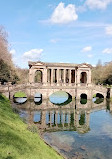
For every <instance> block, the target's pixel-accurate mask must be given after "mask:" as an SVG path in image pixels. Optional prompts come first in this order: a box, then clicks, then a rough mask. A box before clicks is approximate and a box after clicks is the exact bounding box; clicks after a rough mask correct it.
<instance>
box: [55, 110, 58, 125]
mask: <svg viewBox="0 0 112 159" xmlns="http://www.w3.org/2000/svg"><path fill="white" fill-rule="evenodd" d="M55 124H56V127H57V126H58V111H57V110H56V118H55Z"/></svg>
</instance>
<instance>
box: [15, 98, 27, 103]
mask: <svg viewBox="0 0 112 159" xmlns="http://www.w3.org/2000/svg"><path fill="white" fill-rule="evenodd" d="M26 101H27V98H26V97H14V102H15V103H19V104H24V103H25V102H26Z"/></svg>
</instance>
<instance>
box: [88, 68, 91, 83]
mask: <svg viewBox="0 0 112 159" xmlns="http://www.w3.org/2000/svg"><path fill="white" fill-rule="evenodd" d="M87 78H89V80H88V84H89V85H90V84H91V69H90V70H89V72H88V77H87Z"/></svg>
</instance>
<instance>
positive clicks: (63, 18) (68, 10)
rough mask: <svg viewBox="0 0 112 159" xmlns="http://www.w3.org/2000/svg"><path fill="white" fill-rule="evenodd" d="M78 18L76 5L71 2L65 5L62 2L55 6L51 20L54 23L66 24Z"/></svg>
mask: <svg viewBox="0 0 112 159" xmlns="http://www.w3.org/2000/svg"><path fill="white" fill-rule="evenodd" d="M77 18H78V15H77V14H76V8H75V5H73V4H69V5H68V6H66V7H65V6H64V3H62V2H61V3H59V4H58V6H57V7H56V8H55V10H54V12H53V14H52V16H51V19H50V22H51V23H54V24H66V23H70V22H72V21H75V20H77Z"/></svg>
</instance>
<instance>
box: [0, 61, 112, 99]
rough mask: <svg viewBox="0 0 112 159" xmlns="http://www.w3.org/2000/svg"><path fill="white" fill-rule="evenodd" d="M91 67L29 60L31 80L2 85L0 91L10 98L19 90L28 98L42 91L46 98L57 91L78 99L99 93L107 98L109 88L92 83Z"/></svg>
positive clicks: (84, 64) (90, 97)
mask: <svg viewBox="0 0 112 159" xmlns="http://www.w3.org/2000/svg"><path fill="white" fill-rule="evenodd" d="M91 68H92V66H91V65H89V64H86V63H82V64H69V63H45V62H40V61H37V62H29V82H28V83H26V84H18V85H11V84H8V85H0V92H1V93H3V94H4V95H6V96H7V97H9V98H10V99H12V98H13V96H14V94H15V93H16V92H18V91H22V92H25V93H26V95H27V97H28V98H34V96H35V94H36V93H41V94H42V97H43V99H46V98H49V96H50V95H51V94H52V93H54V92H57V91H64V92H67V93H68V94H70V95H71V96H72V97H73V98H76V99H80V97H81V95H86V96H87V99H92V97H93V95H94V94H97V93H99V94H102V95H103V96H104V98H106V96H107V88H105V87H103V86H101V85H100V86H97V85H94V84H92V83H91ZM111 95H112V91H111Z"/></svg>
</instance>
